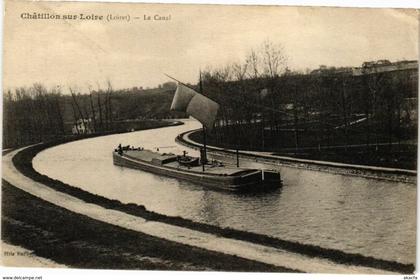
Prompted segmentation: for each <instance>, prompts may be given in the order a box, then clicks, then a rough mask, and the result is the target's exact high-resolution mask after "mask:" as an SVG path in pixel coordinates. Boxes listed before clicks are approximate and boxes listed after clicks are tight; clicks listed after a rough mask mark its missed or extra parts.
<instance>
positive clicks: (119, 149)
mask: <svg viewBox="0 0 420 280" xmlns="http://www.w3.org/2000/svg"><path fill="white" fill-rule="evenodd" d="M122 153H123V149H122V146H121V143H120V144H119V145H118V154H119V155H120V156H121V155H122Z"/></svg>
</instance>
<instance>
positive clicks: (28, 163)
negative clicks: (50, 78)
mask: <svg viewBox="0 0 420 280" xmlns="http://www.w3.org/2000/svg"><path fill="white" fill-rule="evenodd" d="M53 145H54V144H53V143H50V144H43V145H38V146H34V147H31V148H29V149H26V150H25V151H22V152H20V153H18V155H17V156H16V157H14V158H13V161H14V163H15V164H16V166H17V167H18V169H19V170H20V171H22V172H23V173H24V174H25V175H27V176H30V177H32V178H33V179H35V180H37V181H39V182H44V183H46V184H47V185H48V186H49V187H51V186H52V187H53V188H55V189H57V190H60V191H64V192H66V193H71V194H72V196H76V197H79V198H82V199H83V200H84V201H85V202H89V203H95V204H99V205H101V206H103V207H105V208H110V209H116V210H118V211H122V212H125V213H130V214H131V215H135V216H139V217H143V218H145V219H147V220H150V221H159V222H163V223H166V224H172V225H179V226H182V227H183V228H190V229H193V230H194V231H197V230H198V231H200V232H205V233H211V234H215V235H217V236H222V237H226V238H234V239H235V240H243V241H249V242H252V243H258V244H261V245H263V246H269V247H271V248H278V249H282V250H283V249H285V250H287V251H289V252H296V253H299V254H302V255H306V256H311V257H316V258H321V259H326V260H329V261H331V262H334V263H336V264H337V263H343V264H346V266H347V267H348V265H350V266H353V265H357V266H359V265H361V266H366V267H374V268H378V269H383V270H387V271H395V272H400V273H409V272H410V271H413V269H414V266H413V265H411V264H402V263H398V262H393V261H386V260H380V259H377V258H372V257H365V256H362V255H360V254H349V253H344V252H342V251H339V250H332V249H325V248H321V247H319V246H312V245H307V244H300V243H298V242H290V241H286V240H281V239H278V238H273V237H270V236H265V235H261V234H255V233H250V232H244V231H239V230H234V229H227V228H220V227H216V226H212V225H208V224H202V223H197V222H193V221H191V220H188V219H182V218H179V217H170V216H166V215H161V214H157V213H154V212H151V211H147V210H146V209H145V208H144V207H143V206H138V205H135V204H124V203H121V202H119V201H116V200H110V199H107V198H104V197H100V196H97V195H94V194H90V193H88V192H86V191H83V190H81V189H78V188H74V187H72V186H69V185H67V184H64V183H62V182H60V181H57V180H54V179H51V178H49V177H47V176H44V175H41V174H39V173H38V172H36V171H35V170H34V169H33V167H32V158H33V157H34V156H35V155H36V154H37V153H38V152H39V151H41V150H43V149H46V148H47V147H51V146H53ZM313 262H314V261H313ZM315 263H316V262H315ZM353 269H354V268H353ZM360 269H361V270H363V268H361V267H360V268H356V269H355V270H353V272H356V271H360ZM228 270H229V269H228ZM246 270H248V271H251V270H249V269H248V268H247V269H246ZM263 270H264V269H263ZM327 271H328V270H327ZM332 271H334V269H333V270H332Z"/></svg>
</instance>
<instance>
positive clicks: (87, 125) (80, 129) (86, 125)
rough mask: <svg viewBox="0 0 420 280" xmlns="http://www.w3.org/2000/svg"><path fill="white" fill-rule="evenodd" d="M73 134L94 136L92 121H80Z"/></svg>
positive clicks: (73, 129)
mask: <svg viewBox="0 0 420 280" xmlns="http://www.w3.org/2000/svg"><path fill="white" fill-rule="evenodd" d="M71 132H72V133H73V134H92V133H93V132H95V130H94V128H93V123H92V119H90V118H89V119H78V120H77V122H76V124H75V125H73V127H72V129H71Z"/></svg>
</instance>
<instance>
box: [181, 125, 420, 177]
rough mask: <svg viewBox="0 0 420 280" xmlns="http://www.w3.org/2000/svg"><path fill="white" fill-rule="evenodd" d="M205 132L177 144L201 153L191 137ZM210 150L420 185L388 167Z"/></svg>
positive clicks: (221, 156)
mask: <svg viewBox="0 0 420 280" xmlns="http://www.w3.org/2000/svg"><path fill="white" fill-rule="evenodd" d="M200 130H201V129H196V130H191V131H186V132H183V133H181V134H180V135H178V136H177V138H176V141H177V142H178V143H181V144H182V145H185V146H187V147H189V148H192V149H197V150H199V149H200V148H201V147H203V144H201V143H198V142H196V141H194V140H192V139H191V137H190V136H191V134H193V133H196V132H198V131H200ZM207 149H208V151H209V153H210V155H212V156H213V158H215V159H226V158H231V159H232V158H235V157H236V155H237V154H238V155H239V156H240V157H241V158H242V159H246V160H251V161H255V162H258V161H259V162H265V163H269V164H277V165H284V166H290V167H294V168H303V169H308V170H316V171H323V172H329V173H333V174H341V175H348V176H356V177H365V178H370V179H379V180H388V181H392V182H404V183H410V184H416V183H417V171H415V170H408V169H398V168H386V167H377V166H366V165H355V164H346V163H338V162H328V161H319V160H308V159H300V158H293V157H285V156H278V155H274V154H273V153H271V152H256V151H245V150H239V151H235V150H232V149H226V148H220V147H215V146H208V145H207Z"/></svg>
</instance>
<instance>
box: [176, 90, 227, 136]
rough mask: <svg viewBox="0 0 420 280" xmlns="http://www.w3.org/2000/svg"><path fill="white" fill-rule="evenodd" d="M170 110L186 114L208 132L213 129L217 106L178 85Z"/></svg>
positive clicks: (211, 101)
mask: <svg viewBox="0 0 420 280" xmlns="http://www.w3.org/2000/svg"><path fill="white" fill-rule="evenodd" d="M171 110H173V111H180V112H186V113H187V114H188V115H190V116H192V117H193V118H195V119H197V120H198V121H200V122H201V123H202V124H203V125H204V126H205V127H206V129H208V130H211V129H212V128H213V125H214V122H215V120H216V116H217V111H218V110H219V104H217V103H216V102H214V101H213V100H211V99H209V98H207V97H205V96H204V95H202V94H200V93H198V92H196V91H194V90H193V89H190V88H189V87H186V86H184V85H183V84H181V83H178V87H177V89H176V92H175V95H174V99H173V100H172V104H171Z"/></svg>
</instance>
